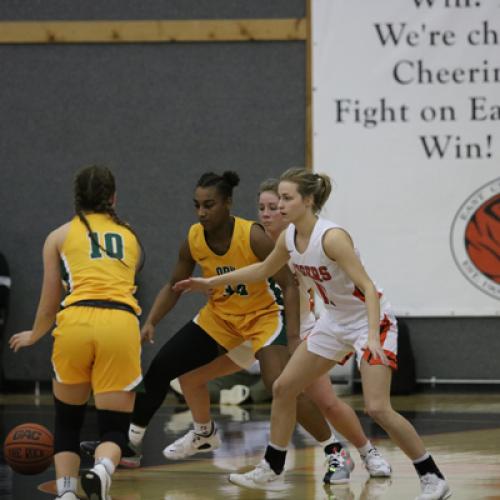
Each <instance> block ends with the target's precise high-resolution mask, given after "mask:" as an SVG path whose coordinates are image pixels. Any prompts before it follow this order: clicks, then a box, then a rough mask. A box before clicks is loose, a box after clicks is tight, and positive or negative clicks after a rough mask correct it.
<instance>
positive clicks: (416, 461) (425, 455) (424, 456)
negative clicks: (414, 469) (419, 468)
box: [413, 451, 430, 464]
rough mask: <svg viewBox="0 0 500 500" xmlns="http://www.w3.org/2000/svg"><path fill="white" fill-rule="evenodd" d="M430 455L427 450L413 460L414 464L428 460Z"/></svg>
mask: <svg viewBox="0 0 500 500" xmlns="http://www.w3.org/2000/svg"><path fill="white" fill-rule="evenodd" d="M429 457H430V454H429V452H428V451H426V452H425V453H424V454H423V455H422V456H421V457H420V458H417V459H416V460H413V463H414V464H419V463H420V462H423V461H424V460H427V459H428V458H429Z"/></svg>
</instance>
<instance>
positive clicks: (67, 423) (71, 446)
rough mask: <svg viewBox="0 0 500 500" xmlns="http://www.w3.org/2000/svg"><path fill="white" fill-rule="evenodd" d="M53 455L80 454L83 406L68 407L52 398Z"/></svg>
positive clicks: (83, 415) (83, 416)
mask: <svg viewBox="0 0 500 500" xmlns="http://www.w3.org/2000/svg"><path fill="white" fill-rule="evenodd" d="M54 407H55V414H56V418H55V426H54V428H55V431H54V454H55V453H60V452H62V451H70V452H73V453H76V454H78V455H79V454H80V431H81V429H82V426H83V419H84V418H85V408H86V407H87V405H86V404H84V405H69V404H67V403H63V402H62V401H60V400H59V399H57V398H55V397H54Z"/></svg>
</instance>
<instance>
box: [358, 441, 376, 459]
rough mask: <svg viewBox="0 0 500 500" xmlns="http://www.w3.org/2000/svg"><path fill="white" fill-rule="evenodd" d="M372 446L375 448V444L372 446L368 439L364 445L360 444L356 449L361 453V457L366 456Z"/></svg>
mask: <svg viewBox="0 0 500 500" xmlns="http://www.w3.org/2000/svg"><path fill="white" fill-rule="evenodd" d="M372 448H375V446H373V444H372V443H371V441H370V440H368V441H367V442H366V444H365V445H363V446H361V448H358V451H359V454H360V455H361V457H366V455H368V452H369V451H370V450H371V449H372Z"/></svg>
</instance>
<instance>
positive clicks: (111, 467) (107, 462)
mask: <svg viewBox="0 0 500 500" xmlns="http://www.w3.org/2000/svg"><path fill="white" fill-rule="evenodd" d="M99 464H100V465H102V466H103V467H104V468H105V469H106V472H107V473H108V474H109V475H110V476H112V475H113V474H114V473H115V469H116V467H115V464H114V463H113V462H112V461H111V459H110V458H108V457H102V458H96V459H95V464H94V465H99Z"/></svg>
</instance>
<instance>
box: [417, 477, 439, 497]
mask: <svg viewBox="0 0 500 500" xmlns="http://www.w3.org/2000/svg"><path fill="white" fill-rule="evenodd" d="M420 480H421V481H422V485H423V489H422V493H435V491H436V488H437V487H438V485H439V478H438V477H437V476H436V474H425V476H422V477H421V478H420Z"/></svg>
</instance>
